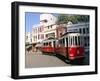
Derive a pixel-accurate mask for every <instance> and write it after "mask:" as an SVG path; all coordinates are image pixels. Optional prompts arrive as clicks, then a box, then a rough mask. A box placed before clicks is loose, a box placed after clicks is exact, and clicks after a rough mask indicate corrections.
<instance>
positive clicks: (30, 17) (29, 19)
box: [25, 12, 58, 32]
mask: <svg viewBox="0 0 100 81" xmlns="http://www.w3.org/2000/svg"><path fill="white" fill-rule="evenodd" d="M40 14H41V13H36V12H25V31H26V32H31V31H32V27H33V25H37V24H39V23H40ZM53 15H55V16H57V15H58V14H53Z"/></svg>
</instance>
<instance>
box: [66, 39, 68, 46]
mask: <svg viewBox="0 0 100 81" xmlns="http://www.w3.org/2000/svg"><path fill="white" fill-rule="evenodd" d="M66 46H68V38H66Z"/></svg>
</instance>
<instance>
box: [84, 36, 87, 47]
mask: <svg viewBox="0 0 100 81" xmlns="http://www.w3.org/2000/svg"><path fill="white" fill-rule="evenodd" d="M84 46H87V38H86V37H84Z"/></svg>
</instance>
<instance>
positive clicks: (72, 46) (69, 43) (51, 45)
mask: <svg viewBox="0 0 100 81" xmlns="http://www.w3.org/2000/svg"><path fill="white" fill-rule="evenodd" d="M42 52H43V53H52V54H58V55H62V56H64V57H65V58H66V59H67V60H68V61H74V60H76V59H77V60H80V62H81V61H82V60H83V59H84V46H83V36H82V35H81V34H80V33H77V32H70V33H66V34H64V35H63V36H62V37H61V38H60V39H58V40H57V39H48V40H45V41H43V47H42Z"/></svg>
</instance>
